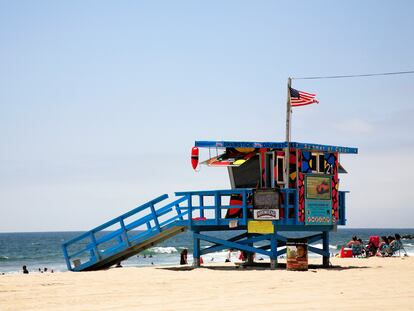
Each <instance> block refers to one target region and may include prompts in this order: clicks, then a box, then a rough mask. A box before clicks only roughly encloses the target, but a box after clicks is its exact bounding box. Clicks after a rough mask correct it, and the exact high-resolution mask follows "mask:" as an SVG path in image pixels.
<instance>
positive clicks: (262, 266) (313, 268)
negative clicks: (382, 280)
mask: <svg viewBox="0 0 414 311" xmlns="http://www.w3.org/2000/svg"><path fill="white" fill-rule="evenodd" d="M308 267H309V270H308V271H310V272H318V270H328V271H329V270H333V271H343V270H352V269H368V268H373V267H369V266H334V265H330V266H329V267H324V266H322V265H315V264H310V265H309V266H308ZM157 269H161V270H169V271H192V270H194V269H209V270H217V271H246V270H270V263H254V264H252V265H247V264H238V263H235V264H234V265H231V264H226V265H222V266H220V265H207V266H201V267H199V268H194V267H193V266H179V267H178V266H177V267H159V268H157ZM275 270H276V271H277V270H286V263H279V264H278V266H277V268H276V269H275Z"/></svg>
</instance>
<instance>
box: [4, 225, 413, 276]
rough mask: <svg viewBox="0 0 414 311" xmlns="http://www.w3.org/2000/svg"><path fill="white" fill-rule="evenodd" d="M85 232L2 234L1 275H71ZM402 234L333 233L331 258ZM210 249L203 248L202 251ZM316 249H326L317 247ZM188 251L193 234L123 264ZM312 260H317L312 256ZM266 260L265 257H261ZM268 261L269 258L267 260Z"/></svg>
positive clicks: (220, 257)
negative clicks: (74, 250)
mask: <svg viewBox="0 0 414 311" xmlns="http://www.w3.org/2000/svg"><path fill="white" fill-rule="evenodd" d="M81 233H82V232H30V233H0V274H1V273H18V272H21V270H22V266H23V265H26V266H27V268H28V270H29V271H30V272H38V271H39V269H41V270H43V269H44V268H47V269H48V270H49V271H51V270H52V269H53V270H54V271H67V268H66V264H65V261H64V259H63V255H62V250H61V244H62V243H63V242H65V241H67V240H70V239H71V238H73V237H75V236H77V235H79V234H81ZM280 233H281V234H282V235H283V232H280ZM395 233H399V234H400V235H401V236H404V235H411V236H414V229H401V228H398V229H392V228H389V229H353V228H349V229H338V231H337V232H331V234H330V242H329V248H330V251H331V255H335V254H337V253H338V252H339V250H340V248H341V246H342V245H344V244H346V243H347V242H348V241H349V240H350V239H351V237H352V236H354V235H356V236H358V237H359V238H361V239H362V240H363V241H364V242H365V243H366V242H367V241H368V239H369V236H371V235H378V236H383V235H386V236H389V235H394V234H395ZM211 234H212V235H215V236H221V237H225V238H228V237H231V236H234V235H236V234H237V232H234V231H233V232H224V233H223V232H220V233H219V232H212V233H211ZM286 235H287V236H291V237H294V236H298V234H296V233H288V234H286ZM403 244H404V248H405V250H406V251H407V252H408V255H409V256H414V240H410V239H404V240H403ZM205 246H206V245H203V244H202V247H205ZM314 246H316V247H322V245H321V244H320V243H319V244H315V245H314ZM184 248H187V249H188V252H189V256H188V259H189V263H191V260H192V255H191V253H192V249H193V245H192V237H191V232H188V231H187V232H184V233H182V234H180V235H177V236H175V237H173V238H171V239H169V240H167V241H165V242H163V243H160V244H159V245H157V246H154V247H152V248H149V249H147V250H145V251H143V252H142V253H140V254H138V255H135V256H132V257H131V258H129V259H128V260H125V261H123V262H122V265H123V266H132V267H142V266H151V265H156V266H163V265H175V264H179V262H180V252H181V251H182V250H183V249H184ZM226 256H227V252H225V251H223V252H218V253H211V254H207V255H205V256H203V260H204V262H224V260H225V258H226ZM309 256H310V257H312V256H317V255H314V254H313V253H309ZM236 257H237V253H236V252H234V253H232V261H233V260H236ZM258 257H259V259H260V257H265V256H258ZM263 259H266V258H263Z"/></svg>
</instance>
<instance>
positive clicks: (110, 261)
mask: <svg viewBox="0 0 414 311" xmlns="http://www.w3.org/2000/svg"><path fill="white" fill-rule="evenodd" d="M186 229H187V228H186V227H182V226H181V227H172V228H170V229H167V230H164V231H162V232H160V233H158V234H157V235H155V236H153V237H151V238H149V239H148V240H145V241H143V242H141V243H138V244H135V245H133V246H131V247H130V248H128V249H125V250H124V251H120V252H119V253H116V254H114V255H112V256H110V257H107V258H105V259H103V260H101V261H98V262H97V263H95V264H93V265H91V266H89V267H87V268H85V269H83V271H93V270H102V269H108V268H109V267H111V266H113V265H116V264H117V263H119V262H121V261H123V260H125V259H128V258H129V257H131V256H134V255H136V254H138V253H140V252H142V251H143V250H146V249H147V248H150V247H153V246H154V245H156V244H158V243H161V242H163V241H165V240H168V239H169V238H172V237H173V236H175V235H177V234H180V233H182V232H184V231H185V230H186Z"/></svg>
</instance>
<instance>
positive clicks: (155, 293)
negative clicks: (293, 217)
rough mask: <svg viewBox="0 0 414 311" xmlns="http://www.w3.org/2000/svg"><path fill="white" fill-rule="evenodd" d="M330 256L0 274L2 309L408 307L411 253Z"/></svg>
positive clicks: (413, 292) (413, 289)
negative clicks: (278, 265)
mask: <svg viewBox="0 0 414 311" xmlns="http://www.w3.org/2000/svg"><path fill="white" fill-rule="evenodd" d="M311 262H312V261H311ZM314 262H315V263H319V262H320V261H314ZM331 262H332V264H333V266H334V267H333V268H330V269H323V268H312V269H310V270H309V271H308V272H294V271H286V270H285V269H277V270H275V271H271V270H266V269H262V268H253V267H249V268H245V269H244V268H242V267H237V266H235V265H234V264H233V263H229V264H224V263H223V264H216V265H209V266H207V267H205V268H200V269H193V270H191V269H185V268H183V267H175V268H174V267H173V268H161V267H148V268H119V269H110V270H107V271H98V272H82V273H72V272H61V273H53V274H51V273H44V274H40V273H31V274H29V275H23V274H14V275H2V276H0V310H2V311H3V310H10V311H11V310H13V311H15V310H198V311H199V310H238V311H239V310H300V309H303V310H367V309H370V310H413V308H414V307H413V306H414V258H412V257H405V258H369V259H339V258H334V259H332V261H331Z"/></svg>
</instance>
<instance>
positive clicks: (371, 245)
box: [365, 235, 379, 257]
mask: <svg viewBox="0 0 414 311" xmlns="http://www.w3.org/2000/svg"><path fill="white" fill-rule="evenodd" d="M378 245H379V236H378V235H371V236H370V237H369V241H368V244H367V246H366V247H365V254H366V257H371V256H375V254H376V253H377V250H378Z"/></svg>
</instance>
